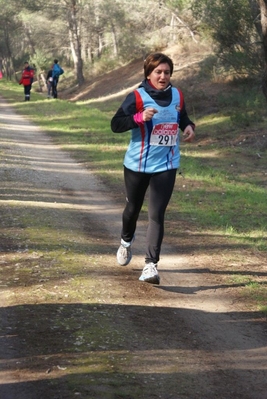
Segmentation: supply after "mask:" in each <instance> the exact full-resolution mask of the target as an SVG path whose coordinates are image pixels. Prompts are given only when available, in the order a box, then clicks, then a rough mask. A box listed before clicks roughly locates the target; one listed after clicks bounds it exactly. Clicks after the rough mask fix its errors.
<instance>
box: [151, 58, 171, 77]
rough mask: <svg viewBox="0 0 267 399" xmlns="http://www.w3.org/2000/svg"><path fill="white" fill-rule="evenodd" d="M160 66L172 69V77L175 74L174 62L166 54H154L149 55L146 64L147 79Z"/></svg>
mask: <svg viewBox="0 0 267 399" xmlns="http://www.w3.org/2000/svg"><path fill="white" fill-rule="evenodd" d="M159 64H168V65H169V67H170V72H171V76H172V73H173V62H172V60H171V59H170V57H168V56H167V55H165V54H162V53H152V54H149V55H148V56H147V57H146V59H145V62H144V74H145V78H147V77H148V76H149V75H150V74H151V72H152V71H154V69H155V68H157V67H158V66H159Z"/></svg>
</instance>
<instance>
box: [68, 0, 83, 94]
mask: <svg viewBox="0 0 267 399" xmlns="http://www.w3.org/2000/svg"><path fill="white" fill-rule="evenodd" d="M77 7H78V5H77V1H76V0H71V3H70V12H69V18H68V24H69V38H70V48H71V53H72V57H73V62H74V68H75V72H76V79H77V83H78V85H79V86H81V85H82V84H83V83H84V76H83V61H82V55H81V42H80V35H79V26H78V21H77Z"/></svg>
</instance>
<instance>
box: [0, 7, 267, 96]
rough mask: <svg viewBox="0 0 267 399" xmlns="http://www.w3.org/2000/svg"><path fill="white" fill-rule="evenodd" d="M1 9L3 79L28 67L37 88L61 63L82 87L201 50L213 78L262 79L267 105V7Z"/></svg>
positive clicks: (1, 63)
mask: <svg viewBox="0 0 267 399" xmlns="http://www.w3.org/2000/svg"><path fill="white" fill-rule="evenodd" d="M0 10H1V11H0V70H2V72H3V74H4V76H6V77H7V78H8V79H13V78H14V77H15V78H16V79H18V77H19V74H20V73H21V69H22V67H23V63H24V61H25V60H27V61H29V62H30V63H31V65H33V66H34V67H35V69H36V76H37V79H38V82H39V86H40V89H41V87H42V86H43V83H45V82H44V76H45V73H46V72H47V70H48V69H49V67H50V66H51V63H52V61H53V59H54V58H58V59H59V60H60V63H61V64H63V65H64V66H65V67H66V68H67V69H68V70H69V71H71V74H72V75H73V80H74V83H76V84H77V85H78V86H82V85H83V84H84V82H85V81H88V80H89V81H90V79H91V80H92V79H93V77H94V76H96V75H99V74H101V73H103V72H107V71H109V70H112V69H114V68H115V67H118V66H120V65H123V64H125V63H128V62H129V61H131V60H132V59H135V58H140V57H141V56H142V57H145V55H146V54H147V53H148V52H151V51H155V50H163V49H166V48H168V47H171V46H173V45H175V44H178V43H179V45H180V46H184V47H186V46H190V44H193V43H195V44H197V45H198V44H200V43H201V44H202V45H203V44H205V45H206V46H208V48H209V50H210V51H209V52H208V55H207V54H205V57H204V54H203V59H204V58H205V67H206V71H208V72H209V73H210V77H211V79H212V78H214V76H215V75H216V76H217V77H218V76H220V78H227V79H229V77H230V76H231V78H233V77H234V78H242V79H243V78H246V79H247V78H249V79H255V78H256V79H260V81H261V87H262V90H263V93H264V95H265V97H266V99H267V0H235V1H229V0H165V1H164V0H136V1H135V2H132V1H131V0H112V1H111V0H57V1H55V0H47V1H45V2H43V1H41V0H10V1H8V2H7V1H5V0H0ZM42 81H43V83H42Z"/></svg>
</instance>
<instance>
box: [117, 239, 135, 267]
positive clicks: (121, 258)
mask: <svg viewBox="0 0 267 399" xmlns="http://www.w3.org/2000/svg"><path fill="white" fill-rule="evenodd" d="M133 242H134V237H133V239H132V241H131V242H126V241H124V240H123V239H121V245H120V246H119V249H118V251H117V261H118V263H119V265H121V266H126V265H128V263H130V262H131V259H132V248H131V245H132V243H133Z"/></svg>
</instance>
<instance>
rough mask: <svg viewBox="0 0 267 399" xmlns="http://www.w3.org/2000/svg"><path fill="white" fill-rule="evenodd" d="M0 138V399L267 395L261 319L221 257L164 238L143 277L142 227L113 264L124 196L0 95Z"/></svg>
mask: <svg viewBox="0 0 267 399" xmlns="http://www.w3.org/2000/svg"><path fill="white" fill-rule="evenodd" d="M0 146H1V147H0V148H1V153H0V154H1V160H0V178H1V188H0V215H1V220H2V223H1V233H0V239H1V241H0V262H1V278H0V279H1V282H0V284H1V285H0V288H1V291H0V300H1V305H0V306H1V307H0V316H1V317H0V325H1V338H0V339H1V340H0V358H1V363H0V398H1V399H13V398H16V399H35V398H38V399H47V398H49V399H60V398H64V399H70V398H75V397H79V398H88V399H89V398H90V399H120V398H121V399H122V398H124V399H140V398H141V399H142V398H143V399H152V398H162V399H170V398H172V399H267V335H266V320H264V319H263V318H262V315H261V314H260V313H258V312H249V311H244V309H242V307H241V306H239V305H238V303H236V301H235V300H234V297H233V296H232V288H233V287H231V286H229V285H226V284H223V283H222V281H221V280H220V272H221V271H220V270H219V265H218V264H216V262H218V261H219V259H220V255H219V254H217V256H214V254H213V253H212V254H209V253H208V252H206V254H205V262H204V261H203V256H202V258H201V261H200V256H198V253H197V252H196V254H194V253H193V252H190V251H188V252H186V251H184V252H182V251H181V250H180V248H179V250H178V249H177V248H176V246H174V245H172V246H171V245H168V244H167V243H165V245H164V247H163V252H162V259H161V262H160V275H161V285H160V286H159V287H154V286H151V285H149V284H145V283H140V282H139V281H138V277H139V274H140V272H141V269H142V263H143V251H144V248H143V242H144V237H145V226H144V225H143V224H142V223H140V225H139V226H138V231H137V238H136V241H135V246H134V258H133V260H132V263H131V264H130V265H129V266H127V267H125V268H121V267H119V266H118V265H117V264H116V259H115V254H116V250H117V245H118V237H119V232H120V221H121V206H119V205H118V204H116V203H114V201H113V199H112V198H111V197H110V195H109V192H108V189H107V188H106V187H104V186H102V185H101V183H100V182H99V180H98V179H97V177H96V176H94V175H93V174H92V173H91V172H90V171H89V170H85V169H83V168H82V167H81V166H80V165H78V164H77V163H75V162H74V161H73V160H72V159H71V158H70V157H69V156H68V154H65V153H64V152H62V151H61V150H60V149H59V148H58V147H57V146H55V145H54V144H53V143H52V142H51V141H50V139H49V138H48V137H47V136H46V135H45V134H44V133H42V132H41V131H40V130H39V129H38V128H37V127H35V126H33V125H32V124H31V123H29V122H28V121H27V120H25V119H24V118H22V117H20V116H18V115H16V114H15V113H14V112H13V110H12V109H11V108H10V107H9V106H7V104H6V103H5V102H4V100H1V101H0ZM39 236H40V237H41V238H42V239H40V240H39ZM51 251H52V252H53V254H54V255H53V257H51V255H49V254H50V252H51ZM178 251H179V254H177V252H178ZM217 266H218V268H217Z"/></svg>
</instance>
